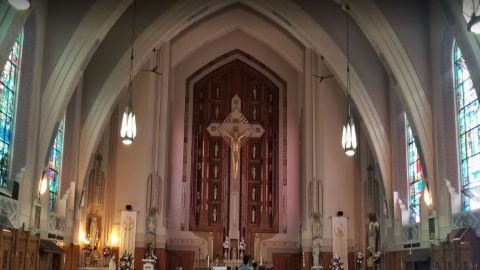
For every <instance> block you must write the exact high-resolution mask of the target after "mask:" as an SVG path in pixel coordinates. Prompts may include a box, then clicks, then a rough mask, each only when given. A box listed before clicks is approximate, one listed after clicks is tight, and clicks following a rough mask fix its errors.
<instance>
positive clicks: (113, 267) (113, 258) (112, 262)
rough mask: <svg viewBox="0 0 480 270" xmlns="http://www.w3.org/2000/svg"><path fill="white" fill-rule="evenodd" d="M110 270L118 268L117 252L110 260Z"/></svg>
mask: <svg viewBox="0 0 480 270" xmlns="http://www.w3.org/2000/svg"><path fill="white" fill-rule="evenodd" d="M108 270H117V264H116V263H115V254H113V255H112V257H111V258H110V262H109V263H108Z"/></svg>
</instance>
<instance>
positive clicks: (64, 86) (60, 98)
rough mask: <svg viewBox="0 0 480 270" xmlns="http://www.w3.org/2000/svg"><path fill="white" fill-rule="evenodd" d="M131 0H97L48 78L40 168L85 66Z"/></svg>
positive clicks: (42, 117) (39, 157) (42, 116)
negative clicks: (55, 129) (54, 131)
mask: <svg viewBox="0 0 480 270" xmlns="http://www.w3.org/2000/svg"><path fill="white" fill-rule="evenodd" d="M131 2H132V0H101V1H95V3H94V4H93V5H92V7H91V8H90V10H89V11H88V12H87V14H86V15H85V16H84V17H83V19H82V21H81V22H80V24H79V25H78V26H77V27H76V29H75V31H74V32H73V34H72V36H71V38H70V40H69V42H68V44H67V45H66V46H65V48H64V49H63V52H62V54H61V55H60V57H59V60H58V61H57V63H56V64H55V66H54V68H53V71H52V73H51V75H50V77H49V78H48V80H47V83H46V86H45V89H44V91H43V95H42V106H41V123H40V132H39V134H40V138H39V152H38V155H39V156H38V158H37V162H38V164H39V171H41V170H43V165H44V163H45V157H46V154H47V152H48V148H49V147H50V140H51V136H52V134H53V130H54V128H55V126H56V124H57V121H58V119H59V118H60V117H61V114H62V113H63V112H64V111H65V108H66V106H67V104H68V101H69V100H70V98H71V97H72V95H73V92H74V89H75V86H76V85H77V83H78V80H79V79H80V77H81V75H82V72H83V69H84V68H85V66H86V64H87V63H88V60H89V59H90V57H91V56H92V54H93V52H94V51H95V49H96V47H97V46H98V45H99V44H100V41H101V40H102V39H103V38H104V37H105V35H106V34H107V33H108V31H109V29H110V28H111V27H112V26H113V25H114V24H115V22H116V21H117V19H118V18H119V17H120V16H121V15H122V13H123V12H124V11H125V9H126V8H127V7H128V6H129V4H130V3H131Z"/></svg>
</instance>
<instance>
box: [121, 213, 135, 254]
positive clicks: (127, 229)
mask: <svg viewBox="0 0 480 270" xmlns="http://www.w3.org/2000/svg"><path fill="white" fill-rule="evenodd" d="M136 231H137V212H136V211H122V213H121V214H120V249H119V251H120V254H119V256H120V257H122V254H123V252H124V251H125V250H126V251H128V252H130V254H132V256H133V255H134V254H135V234H136Z"/></svg>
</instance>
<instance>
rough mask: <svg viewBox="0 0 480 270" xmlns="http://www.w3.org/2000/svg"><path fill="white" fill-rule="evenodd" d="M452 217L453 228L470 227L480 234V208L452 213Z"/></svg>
mask: <svg viewBox="0 0 480 270" xmlns="http://www.w3.org/2000/svg"><path fill="white" fill-rule="evenodd" d="M452 219H453V227H454V228H462V227H471V228H472V229H474V230H475V232H476V233H477V236H480V209H478V210H475V211H469V212H460V213H457V214H453V216H452Z"/></svg>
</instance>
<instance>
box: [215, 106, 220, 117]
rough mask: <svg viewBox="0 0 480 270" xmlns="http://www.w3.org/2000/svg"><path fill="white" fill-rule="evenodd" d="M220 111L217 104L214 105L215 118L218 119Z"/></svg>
mask: <svg viewBox="0 0 480 270" xmlns="http://www.w3.org/2000/svg"><path fill="white" fill-rule="evenodd" d="M219 113H220V109H219V108H218V104H217V105H216V106H215V119H218V115H219Z"/></svg>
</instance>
